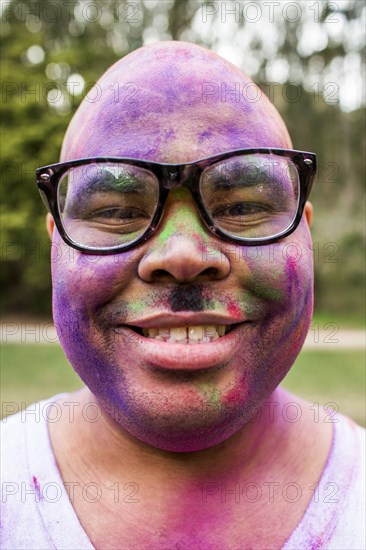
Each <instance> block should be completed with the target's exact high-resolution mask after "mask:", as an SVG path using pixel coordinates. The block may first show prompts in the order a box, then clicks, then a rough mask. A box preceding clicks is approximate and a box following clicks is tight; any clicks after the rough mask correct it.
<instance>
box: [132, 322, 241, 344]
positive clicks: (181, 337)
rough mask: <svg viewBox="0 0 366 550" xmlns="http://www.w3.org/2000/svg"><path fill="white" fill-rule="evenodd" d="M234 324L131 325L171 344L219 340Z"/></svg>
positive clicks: (202, 342) (135, 329) (155, 338)
mask: <svg viewBox="0 0 366 550" xmlns="http://www.w3.org/2000/svg"><path fill="white" fill-rule="evenodd" d="M232 327H233V325H213V324H212V325H188V326H181V327H149V328H141V327H134V326H130V328H131V329H132V330H133V331H134V332H136V333H137V334H140V336H144V337H145V338H150V339H153V340H157V341H158V342H169V343H170V344H186V345H195V344H209V343H210V342H214V341H215V340H219V339H220V338H222V337H223V336H225V335H226V334H228V333H229V332H230V331H231V329H232Z"/></svg>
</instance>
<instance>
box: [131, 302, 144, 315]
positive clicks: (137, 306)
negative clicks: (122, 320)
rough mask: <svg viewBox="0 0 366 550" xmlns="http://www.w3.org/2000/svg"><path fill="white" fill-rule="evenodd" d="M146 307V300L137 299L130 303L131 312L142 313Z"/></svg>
mask: <svg viewBox="0 0 366 550" xmlns="http://www.w3.org/2000/svg"><path fill="white" fill-rule="evenodd" d="M144 309H146V300H137V301H134V302H133V303H131V304H129V305H128V312H129V313H141V312H142V311H144Z"/></svg>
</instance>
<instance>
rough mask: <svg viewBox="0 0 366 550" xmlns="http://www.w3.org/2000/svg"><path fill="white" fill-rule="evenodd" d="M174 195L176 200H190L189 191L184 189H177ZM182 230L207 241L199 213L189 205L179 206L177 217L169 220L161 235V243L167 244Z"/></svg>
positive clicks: (173, 192) (159, 238)
mask: <svg viewBox="0 0 366 550" xmlns="http://www.w3.org/2000/svg"><path fill="white" fill-rule="evenodd" d="M171 193H172V194H173V195H174V200H176V201H178V200H184V199H189V191H187V189H184V188H180V187H178V188H176V189H174V191H171ZM180 229H183V230H184V232H185V233H187V232H188V233H189V234H191V235H192V234H193V233H196V234H199V233H200V234H201V235H202V236H203V237H204V238H205V239H206V238H207V236H206V234H205V229H204V227H203V225H202V223H201V220H200V217H199V214H198V212H197V211H196V210H195V208H194V207H193V206H188V205H187V204H183V203H182V204H180V205H179V206H178V209H177V211H176V212H175V215H174V216H172V217H171V218H170V219H168V220H167V222H166V223H165V226H164V228H163V229H162V231H161V232H160V233H159V237H158V240H159V243H160V244H162V243H165V242H166V241H167V240H168V239H169V237H172V236H173V235H176V234H177V233H178V232H179V230H180Z"/></svg>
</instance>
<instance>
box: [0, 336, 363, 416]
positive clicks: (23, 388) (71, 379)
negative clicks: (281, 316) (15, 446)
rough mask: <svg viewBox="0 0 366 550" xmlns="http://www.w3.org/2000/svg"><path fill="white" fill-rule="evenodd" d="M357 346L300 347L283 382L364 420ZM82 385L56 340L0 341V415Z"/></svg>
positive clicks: (360, 355) (296, 390)
mask: <svg viewBox="0 0 366 550" xmlns="http://www.w3.org/2000/svg"><path fill="white" fill-rule="evenodd" d="M364 359H365V355H364V352H363V351H348V350H347V351H328V350H320V351H318V350H317V351H304V352H302V353H301V354H300V356H299V357H298V359H297V361H296V363H295V365H294V366H293V368H292V369H291V371H290V372H289V374H288V375H287V377H286V378H285V380H284V382H283V386H284V387H285V388H287V389H288V390H289V391H292V392H294V393H296V394H298V395H300V396H301V397H304V398H305V399H308V400H309V401H311V402H317V403H320V405H324V404H325V403H329V402H332V403H336V404H337V405H338V407H339V412H341V413H343V414H346V415H348V416H350V417H351V418H353V419H355V420H356V422H358V423H359V424H361V425H363V426H364V425H365V401H364V395H365V368H364V363H365V361H364ZM81 386H82V382H81V381H80V379H79V378H78V376H77V375H76V374H75V373H74V371H73V370H72V368H71V366H70V365H69V363H68V361H67V359H66V358H65V356H64V354H63V351H62V349H61V348H60V346H59V345H57V344H49V345H41V344H39V345H34V344H4V345H3V347H2V352H1V388H2V390H1V401H2V403H3V406H2V416H3V415H4V414H6V410H7V409H6V403H9V402H14V403H17V404H18V405H19V407H21V408H24V407H25V406H27V405H28V404H30V403H33V402H35V401H39V400H40V399H44V398H47V397H51V396H52V395H55V394H56V393H62V392H68V391H73V390H76V389H78V388H80V387H81Z"/></svg>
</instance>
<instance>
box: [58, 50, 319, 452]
mask: <svg viewBox="0 0 366 550" xmlns="http://www.w3.org/2000/svg"><path fill="white" fill-rule="evenodd" d="M173 64H174V65H173ZM172 66H174V72H172V69H171V67H172ZM141 67H144V71H143V76H142V75H141V72H142V71H141ZM210 82H211V83H226V86H227V89H228V90H229V89H234V88H235V84H236V83H239V84H240V88H241V89H245V86H246V85H247V84H248V82H249V80H248V79H247V77H246V76H245V75H243V74H242V73H241V72H239V71H238V70H237V69H236V68H235V67H233V66H232V65H231V64H229V63H228V62H226V61H224V60H223V59H221V58H219V57H218V56H216V55H215V54H213V53H211V52H209V51H207V50H205V49H203V48H200V47H198V46H194V45H192V44H186V43H182V42H179V43H178V42H169V43H158V44H154V45H151V46H148V47H145V48H142V49H140V50H137V51H135V52H133V53H132V54H130V55H129V56H127V57H126V58H124V59H123V60H122V61H120V62H118V63H117V64H116V65H114V66H113V67H112V68H111V69H110V70H109V71H108V72H107V73H106V74H105V75H104V76H103V78H102V79H101V81H99V84H98V86H99V88H98V89H99V101H97V102H95V103H94V104H92V103H86V102H84V103H83V104H82V106H81V108H79V110H78V112H77V114H76V115H75V117H74V119H73V121H72V122H71V125H70V127H69V129H68V132H67V134H66V138H65V141H64V145H63V151H62V159H63V160H71V159H77V158H83V157H94V156H116V157H123V156H125V157H135V158H142V159H149V160H155V161H160V162H171V163H179V162H190V161H194V160H198V159H200V158H203V157H206V156H210V155H214V154H216V153H220V152H225V151H228V150H231V149H239V148H246V147H261V146H262V147H280V148H281V147H282V148H291V142H290V139H289V136H288V134H287V131H286V129H285V126H284V124H283V122H282V120H281V119H280V117H279V115H278V114H277V112H276V111H275V110H274V108H273V106H272V105H271V104H270V102H269V101H268V100H266V98H264V97H262V98H261V99H260V101H257V102H250V101H248V100H247V99H245V97H244V95H242V96H241V98H240V101H237V98H236V97H235V96H232V95H230V94H227V96H226V101H224V99H225V97H223V96H222V95H221V91H219V92H218V93H216V94H214V93H212V94H211V95H207V93H206V92H207V87H206V88H204V87H203V85H204V84H205V83H206V84H207V83H210ZM131 83H132V86H131ZM214 89H216V88H215V87H211V88H210V90H214ZM131 90H134V95H133V97H131ZM128 94H130V96H128ZM53 239H54V244H55V245H56V246H54V247H53V251H54V254H53V257H52V276H53V310H54V319H55V323H56V327H57V330H58V334H59V337H60V340H61V344H62V346H63V348H64V351H65V353H66V355H67V357H68V359H69V361H70V362H71V364H72V366H73V368H74V369H75V370H76V372H77V373H78V374H79V376H80V377H81V378H82V380H83V381H84V382H85V384H86V385H87V386H88V387H89V388H90V390H91V391H92V393H93V394H94V396H95V398H96V400H98V402H99V403H100V405H101V406H102V407H103V408H104V410H105V411H106V412H108V413H109V414H110V416H111V417H112V418H113V419H114V420H115V421H116V422H117V423H118V424H119V426H121V428H123V429H124V430H127V431H128V432H129V433H130V434H132V435H133V436H135V437H137V438H138V439H140V440H142V441H144V442H145V443H148V444H150V445H152V446H154V447H158V448H161V449H165V450H171V451H193V450H200V449H204V448H208V447H210V446H213V445H216V444H218V443H220V442H222V441H224V440H226V439H227V438H229V437H230V436H231V435H233V434H234V433H235V432H237V431H238V430H239V429H240V428H242V427H243V426H244V425H245V424H246V423H247V422H249V421H250V419H251V418H252V416H253V414H254V411H255V409H256V407H257V406H258V405H259V404H260V403H261V402H262V401H263V400H265V399H267V398H268V397H269V395H270V394H271V393H272V392H273V391H274V389H275V388H276V387H277V385H278V384H279V382H280V381H281V380H282V378H283V377H284V376H285V375H286V373H287V371H288V370H289V368H290V367H291V365H292V364H293V362H294V360H295V358H296V357H297V355H298V353H299V351H300V349H301V346H302V344H303V341H304V339H305V336H306V332H307V330H308V326H309V323H310V319H311V314H312V292H313V265H312V253H311V239H310V235H309V230H308V226H307V223H306V220H305V218H303V220H302V221H301V223H300V225H299V227H298V228H297V230H296V231H295V232H294V233H293V234H292V235H290V236H289V237H288V238H286V239H284V240H282V241H280V242H279V243H276V244H275V245H266V246H258V247H247V246H238V245H231V244H229V243H226V242H224V241H221V240H220V239H219V238H216V237H215V236H214V235H212V234H211V233H210V232H209V231H208V229H207V228H206V227H205V225H204V224H203V222H202V221H201V219H200V217H199V214H198V211H197V209H196V206H195V204H194V201H193V199H192V196H191V194H190V192H189V191H188V190H187V189H185V188H176V189H174V190H172V191H171V192H170V195H169V197H168V202H167V204H166V208H165V211H164V214H163V219H162V221H161V223H160V225H159V227H158V229H157V231H156V232H155V234H154V235H153V236H152V237H150V238H149V239H148V240H147V241H146V242H145V243H143V244H141V245H139V246H138V247H136V248H135V249H132V250H130V251H127V252H123V253H119V254H115V255H109V256H97V255H93V256H91V255H86V254H83V253H80V252H78V251H76V250H73V249H70V248H69V247H68V246H67V245H66V244H64V243H63V241H62V239H61V238H60V236H59V234H58V233H57V230H55V231H54V233H53ZM202 325H205V326H207V325H209V326H216V327H217V326H218V325H226V327H227V328H229V329H230V330H229V332H228V334H227V335H226V336H224V337H222V338H219V339H217V340H215V341H213V342H211V343H207V344H196V345H190V344H186V345H183V344H179V343H169V342H164V341H157V340H155V339H152V338H150V337H145V336H143V334H141V332H142V330H141V329H142V328H144V329H147V328H161V329H163V328H165V329H171V328H173V327H174V328H177V327H186V326H188V327H189V330H191V329H192V327H196V328H193V329H192V330H193V333H194V332H195V331H199V330H201V328H200V326H202ZM131 327H134V328H131ZM136 327H140V328H139V329H136ZM139 332H140V333H139ZM201 346H202V347H201Z"/></svg>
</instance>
